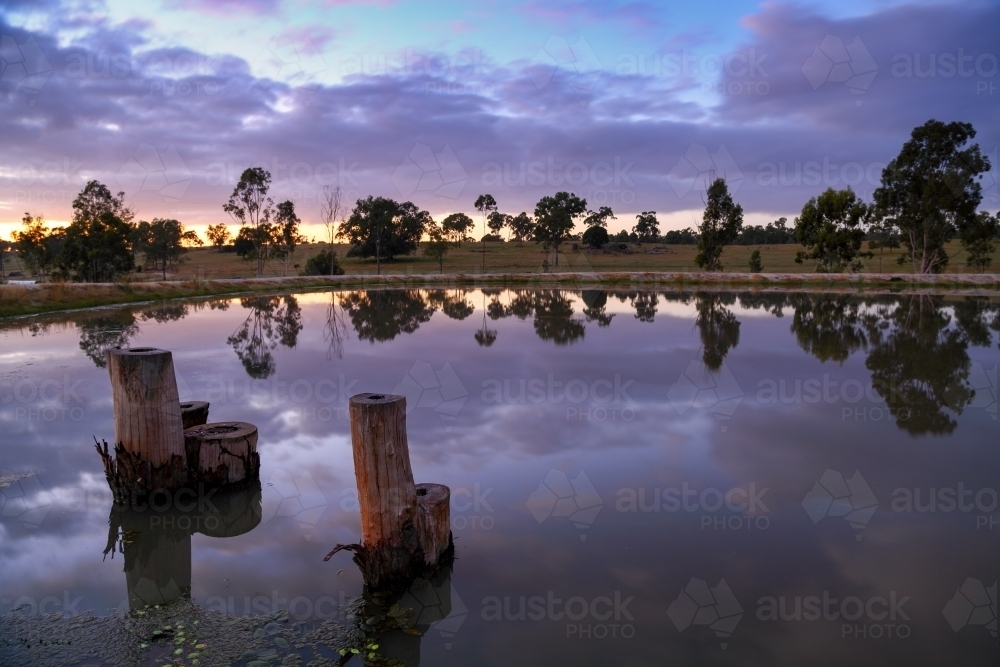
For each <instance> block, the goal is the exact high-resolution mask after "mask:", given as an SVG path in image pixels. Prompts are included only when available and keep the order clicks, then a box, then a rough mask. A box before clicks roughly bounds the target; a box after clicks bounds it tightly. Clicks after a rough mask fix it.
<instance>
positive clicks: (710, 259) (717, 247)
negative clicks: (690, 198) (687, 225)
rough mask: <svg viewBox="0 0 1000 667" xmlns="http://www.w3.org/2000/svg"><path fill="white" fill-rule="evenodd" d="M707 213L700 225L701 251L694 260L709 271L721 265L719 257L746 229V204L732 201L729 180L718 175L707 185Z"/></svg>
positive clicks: (699, 240)
mask: <svg viewBox="0 0 1000 667" xmlns="http://www.w3.org/2000/svg"><path fill="white" fill-rule="evenodd" d="M705 194H706V202H705V213H704V214H703V215H702V218H701V225H700V226H699V227H698V254H697V255H695V258H694V262H695V264H697V265H698V266H699V267H700V268H702V269H705V270H707V271H718V270H720V269H721V268H722V263H721V262H720V261H719V258H721V257H722V251H723V250H724V249H725V247H726V246H727V245H729V244H731V243H733V242H735V241H736V238H737V237H738V236H739V234H740V230H741V229H742V228H743V207H742V206H740V205H739V204H737V203H736V202H734V201H733V197H732V195H730V194H729V186H728V185H726V179H724V178H716V179H715V180H714V181H712V183H711V184H710V185H709V186H708V190H707V192H706V193H705Z"/></svg>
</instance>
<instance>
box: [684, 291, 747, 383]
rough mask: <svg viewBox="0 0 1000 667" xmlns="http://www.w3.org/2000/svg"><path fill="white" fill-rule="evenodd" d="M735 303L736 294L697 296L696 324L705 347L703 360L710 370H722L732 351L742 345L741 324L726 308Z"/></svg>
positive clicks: (702, 294) (701, 294)
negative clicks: (723, 363) (727, 356)
mask: <svg viewBox="0 0 1000 667" xmlns="http://www.w3.org/2000/svg"><path fill="white" fill-rule="evenodd" d="M735 302H736V297H735V296H733V295H728V294H704V293H700V294H695V308H696V309H697V311H698V315H697V317H696V318H695V324H696V325H697V327H698V331H699V333H700V334H701V344H702V347H703V348H704V349H703V352H702V356H701V358H702V361H703V362H704V363H705V366H707V367H708V369H709V370H712V371H717V370H719V369H720V368H721V367H722V362H723V361H724V360H725V358H726V355H727V354H729V350H731V349H732V348H734V347H736V346H737V345H739V343H740V321H739V320H738V319H736V315H734V314H733V312H732V311H731V310H729V309H728V308H726V306H728V305H732V304H733V303H735Z"/></svg>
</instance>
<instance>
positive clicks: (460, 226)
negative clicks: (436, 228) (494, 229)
mask: <svg viewBox="0 0 1000 667" xmlns="http://www.w3.org/2000/svg"><path fill="white" fill-rule="evenodd" d="M475 224H476V223H475V222H473V220H472V218H470V217H469V216H467V215H466V214H464V213H452V214H451V215H449V216H448V217H446V218H445V219H444V220H442V221H441V231H442V232H443V233H444V234H445V235H446V236H448V237H449V238H451V239H453V240H454V241H455V243H456V244H458V247H459V248H461V247H462V241H463V240H464V239H465V237H466V236H468V234H469V230H471V229H472V227H473V226H474V225H475Z"/></svg>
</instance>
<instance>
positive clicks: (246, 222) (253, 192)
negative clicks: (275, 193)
mask: <svg viewBox="0 0 1000 667" xmlns="http://www.w3.org/2000/svg"><path fill="white" fill-rule="evenodd" d="M270 188H271V173H270V172H269V171H267V170H266V169H263V168H261V167H250V168H249V169H245V170H244V171H243V174H241V175H240V181H239V183H237V184H236V187H235V188H233V193H232V194H231V195H229V201H228V202H226V203H225V204H223V206H222V210H223V211H225V212H226V213H228V214H229V215H230V217H232V218H233V220H235V221H236V222H238V223H239V224H240V226H241V227H246V228H247V230H248V231H247V234H246V237H247V238H248V239H249V240H250V241H251V242H252V243H253V255H254V259H256V260H257V277H258V278H263V277H264V264H265V262H267V259H268V255H269V254H270V245H271V242H272V241H273V239H274V230H273V225H272V222H271V219H272V218H273V217H274V201H273V200H272V199H271V198H270V197H268V196H267V192H268V190H269V189H270ZM241 231H242V230H241Z"/></svg>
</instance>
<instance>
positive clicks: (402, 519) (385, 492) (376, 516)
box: [326, 394, 452, 589]
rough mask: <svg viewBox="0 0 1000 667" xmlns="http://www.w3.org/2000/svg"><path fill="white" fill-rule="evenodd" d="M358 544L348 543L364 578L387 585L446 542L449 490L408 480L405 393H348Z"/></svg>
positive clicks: (414, 571) (434, 556) (434, 559)
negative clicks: (359, 536) (397, 394)
mask: <svg viewBox="0 0 1000 667" xmlns="http://www.w3.org/2000/svg"><path fill="white" fill-rule="evenodd" d="M350 416H351V445H352V449H353V452H354V475H355V478H356V479H357V483H358V501H359V504H360V507H361V544H352V545H338V546H337V548H336V549H334V550H333V551H332V552H330V554H329V555H327V558H326V559H327V560H329V559H330V558H331V557H332V556H333V554H335V553H336V552H337V551H340V550H341V549H347V550H349V551H353V552H354V554H355V556H354V560H355V562H356V563H357V564H358V566H359V567H360V568H361V573H362V575H363V576H364V579H365V583H366V584H367V585H368V586H369V587H372V588H375V589H383V588H392V587H395V586H398V585H400V584H405V583H406V582H408V581H410V580H412V579H413V578H414V577H416V576H419V575H421V574H423V573H426V572H427V571H431V570H433V569H434V568H435V567H436V566H437V564H438V562H439V561H440V560H441V559H442V557H444V556H445V555H446V554H448V553H450V552H451V550H452V540H451V514H450V505H449V503H450V498H451V492H450V491H449V490H448V487H446V486H443V485H441V484H421V485H419V486H417V485H416V484H414V483H413V471H412V470H411V468H410V450H409V446H408V444H407V439H406V397H404V396H393V395H390V394H358V395H356V396H352V397H351V400H350Z"/></svg>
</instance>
